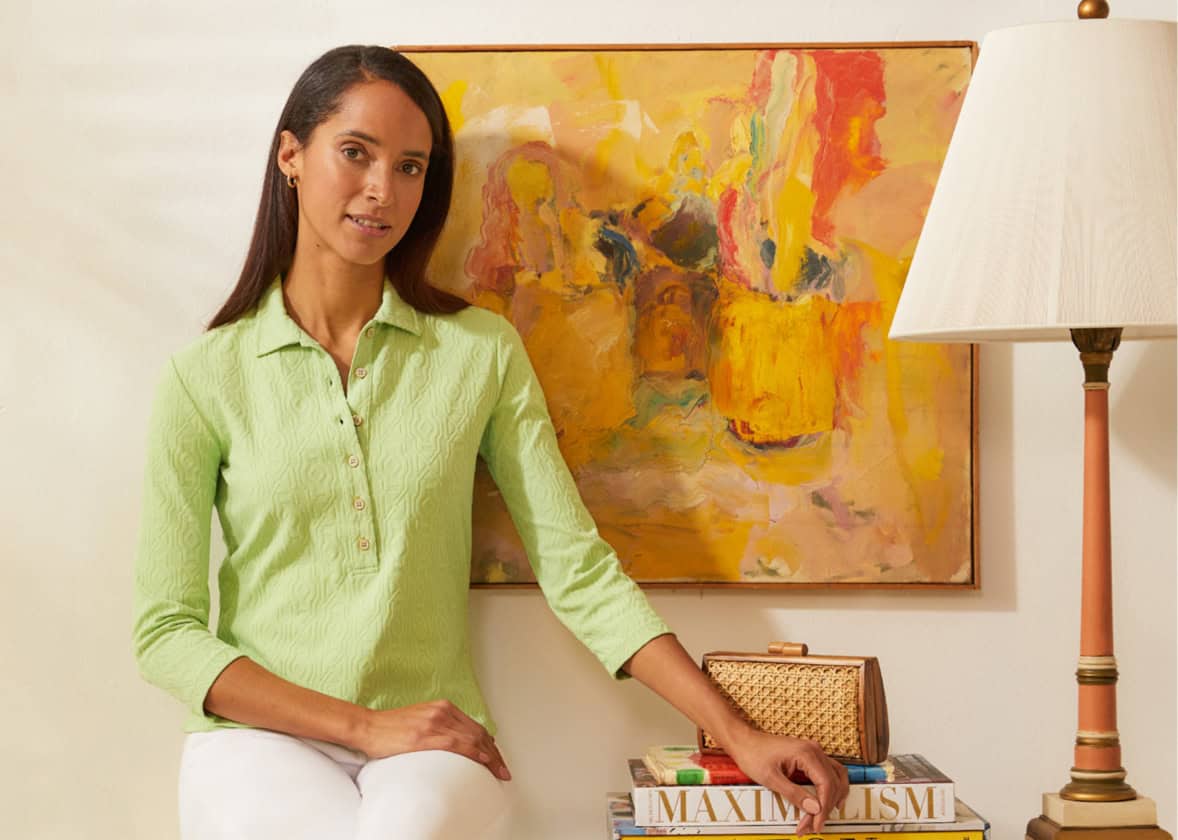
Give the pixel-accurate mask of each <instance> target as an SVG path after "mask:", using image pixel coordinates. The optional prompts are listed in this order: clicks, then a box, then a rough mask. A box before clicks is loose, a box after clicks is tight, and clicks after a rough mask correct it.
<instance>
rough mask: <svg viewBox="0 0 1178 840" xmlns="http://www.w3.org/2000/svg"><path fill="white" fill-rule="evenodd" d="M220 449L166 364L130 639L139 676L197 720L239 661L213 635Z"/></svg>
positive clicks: (151, 437)
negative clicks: (212, 555)
mask: <svg viewBox="0 0 1178 840" xmlns="http://www.w3.org/2000/svg"><path fill="white" fill-rule="evenodd" d="M220 464H221V446H220V443H219V442H218V440H217V436H216V435H215V434H214V433H213V430H212V428H211V426H210V425H209V423H208V421H207V420H206V419H205V418H204V417H203V416H202V415H201V413H200V411H199V409H198V408H197V406H196V404H195V403H194V402H193V399H192V397H191V395H190V394H189V393H188V391H187V390H186V389H185V386H184V383H183V382H182V381H181V378H180V374H179V372H178V371H177V369H176V365H175V362H174V361H173V362H169V364H168V366H167V368H166V370H165V371H164V375H163V377H162V379H161V381H160V383H159V386H158V388H157V391H156V397H155V404H154V407H153V410H152V415H151V422H150V425H149V428H148V441H147V464H146V467H145V477H144V488H143V515H142V519H141V521H140V531H139V543H138V551H137V557H136V563H135V607H134V613H135V617H134V627H133V631H132V638H133V644H134V650H135V657H136V660H137V661H138V663H139V670H140V672H141V673H142V675H143V677H144V678H145V679H146V680H147V681H148V682H150V683H152V684H154V685H157V686H159V687H160V688H163V689H164V690H166V691H168V692H170V693H171V694H172V695H174V696H175V697H176V698H177V699H179V700H180V701H181V702H182V703H184V705H185V706H187V707H188V708H189V709H190V710H191V711H192V712H194V713H195V714H197V715H202V714H204V710H203V707H204V700H205V695H206V694H207V693H208V690H209V687H210V686H211V685H212V684H213V681H214V680H216V678H217V676H218V675H219V674H220V673H221V671H223V670H224V669H225V667H226V666H227V665H228V664H229V663H230V662H232V661H233V660H234V659H236V658H238V657H239V656H241V655H242V654H241V653H240V652H239V651H237V650H236V649H235V648H233V647H232V646H230V645H228V644H226V643H225V642H223V641H222V640H220V639H218V638H217V637H216V636H215V635H214V634H213V633H212V632H211V631H210V630H209V585H208V575H209V538H210V537H209V535H210V527H211V521H212V511H213V501H214V498H215V495H216V490H217V480H218V474H219V470H220Z"/></svg>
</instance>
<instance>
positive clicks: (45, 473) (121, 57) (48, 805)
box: [0, 0, 1178, 840]
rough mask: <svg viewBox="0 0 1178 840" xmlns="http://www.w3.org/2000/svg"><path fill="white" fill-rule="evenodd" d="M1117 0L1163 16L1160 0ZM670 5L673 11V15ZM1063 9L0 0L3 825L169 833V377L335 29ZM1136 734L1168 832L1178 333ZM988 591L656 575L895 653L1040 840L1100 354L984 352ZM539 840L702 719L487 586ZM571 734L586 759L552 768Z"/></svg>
mask: <svg viewBox="0 0 1178 840" xmlns="http://www.w3.org/2000/svg"><path fill="white" fill-rule="evenodd" d="M1113 7H1114V14H1115V15H1117V16H1124V17H1130V16H1131V17H1157V18H1166V19H1171V20H1172V19H1174V17H1175V9H1174V5H1173V4H1172V3H1170V2H1165V1H1164V0H1138V2H1129V0H1120V2H1116V3H1114V4H1113ZM671 9H673V10H674V11H670V10H671ZM1073 10H1074V3H1073V2H1071V0H1060V2H1026V0H990V2H987V3H981V4H975V3H968V4H967V3H963V2H944V0H905V2H890V3H886V4H885V3H879V2H875V0H856V1H855V2H852V0H836V1H835V2H781V0H727V2H723V3H716V2H704V0H677V2H675V3H673V4H671V3H668V4H660V3H656V2H654V0H645V1H644V0H595V2H592V3H589V2H586V3H576V4H574V3H545V2H541V0H500V2H498V3H493V4H490V3H485V2H478V3H475V2H468V1H467V0H464V1H463V2H451V3H390V2H373V0H352V2H338V3H327V2H321V0H287V2H285V3H283V4H281V5H280V4H274V5H273V6H272V7H271V8H269V9H263V8H262V7H261V6H253V5H250V4H248V3H243V2H233V3H229V2H224V0H209V1H207V2H203V3H180V2H177V0H165V1H164V2H162V3H156V4H149V3H130V2H106V3H83V2H81V0H77V2H76V3H74V4H72V5H71V4H68V3H65V2H42V3H37V4H34V3H20V2H11V3H4V4H3V7H2V10H0V41H2V42H3V43H2V47H3V49H2V50H0V91H2V93H3V100H2V103H3V104H2V105H0V115H2V116H0V120H2V122H0V126H2V129H0V143H2V144H3V152H2V154H0V230H2V231H3V235H2V239H0V243H2V244H0V511H2V513H0V520H2V524H0V563H2V565H0V570H2V571H0V574H2V575H3V578H2V583H0V667H2V673H3V680H4V682H3V691H2V692H0V720H2V721H3V726H2V727H0V757H2V760H0V835H3V836H6V837H13V838H22V840H25V838H31V839H35V840H39V838H70V840H74V838H80V837H86V838H95V840H107V838H110V840H115V839H116V838H117V840H132V839H133V838H150V840H166V838H169V837H174V836H175V833H174V832H175V829H174V823H175V793H174V788H175V781H174V780H175V768H176V761H177V755H178V748H179V745H180V739H181V735H180V731H179V726H180V721H181V710H180V708H179V706H178V704H176V703H175V702H174V701H172V700H171V699H170V698H168V697H166V696H165V695H163V694H162V693H160V692H159V691H157V690H156V689H153V688H150V687H148V686H147V685H145V684H142V683H141V682H140V681H139V679H138V677H137V674H136V671H135V667H134V664H133V662H132V660H131V656H130V651H129V641H128V636H129V634H128V625H129V615H130V588H131V581H130V575H131V559H132V549H133V542H134V535H135V530H136V526H137V515H138V505H139V492H140V471H141V468H142V451H143V445H142V444H143V433H144V425H145V421H146V416H147V409H148V403H149V398H150V388H151V383H152V381H153V379H154V376H155V375H156V372H157V371H158V369H159V365H160V364H161V362H162V360H163V359H164V357H165V355H166V354H167V353H168V352H169V351H171V350H172V349H174V348H176V347H178V346H179V345H181V344H183V343H185V342H186V341H188V340H190V339H191V338H192V337H193V336H195V335H196V334H197V333H198V332H199V330H200V325H201V323H202V322H203V321H204V320H205V319H206V318H207V317H208V315H209V314H210V313H211V312H212V310H213V309H214V308H215V306H216V304H217V303H219V302H220V300H221V299H222V298H223V297H224V295H225V294H226V292H227V291H228V289H229V288H230V287H231V285H232V282H233V279H234V277H235V276H236V272H237V270H238V268H239V263H240V260H241V258H242V256H243V254H244V249H245V245H246V239H247V235H248V232H249V229H250V224H251V221H252V214H253V211H254V207H255V202H256V198H257V190H258V186H259V184H260V176H261V170H262V166H263V163H264V156H265V152H266V147H267V143H268V140H269V133H270V131H271V129H272V126H273V123H274V120H275V119H276V116H277V113H278V110H279V108H280V107H281V104H282V101H283V98H284V97H285V96H286V93H287V91H288V90H289V87H290V85H291V84H292V82H293V80H294V78H295V77H296V76H297V74H298V72H299V71H300V70H301V69H302V68H303V67H304V66H305V65H306V64H307V63H308V62H309V61H310V60H311V59H313V58H314V57H315V56H317V55H318V54H319V53H320V52H322V51H323V50H325V49H327V48H328V47H331V46H334V45H337V44H340V43H348V42H356V41H364V42H376V43H401V44H429V43H434V44H459V43H509V42H530V43H543V42H547V43H617V42H624V41H625V42H629V41H634V42H640V41H646V42H677V41H696V42H701V41H728V42H739V41H781V42H798V41H803V42H804V41H824V42H825V41H854V40H865V41H881V40H926V39H927V40H941V39H973V40H981V38H982V37H983V35H984V34H985V33H986V32H987V31H989V30H990V29H994V28H997V27H1001V26H1007V25H1013V24H1018V23H1022V22H1028V21H1032V20H1044V19H1055V18H1068V17H1071V16H1073V14H1074V11H1073ZM1112 376H1113V391H1112V428H1113V442H1112V446H1113V453H1112V464H1113V467H1112V470H1113V475H1112V483H1113V500H1114V501H1113V520H1114V531H1115V532H1114V554H1115V563H1116V611H1117V653H1118V658H1119V660H1120V670H1121V684H1120V689H1119V696H1120V725H1121V732H1122V737H1123V741H1124V744H1125V748H1124V755H1125V765H1126V767H1127V768H1128V770H1129V774H1130V778H1129V780H1130V782H1131V783H1133V784H1135V785H1136V786H1137V787H1138V789H1139V790H1141V791H1142V792H1144V793H1147V794H1149V795H1152V796H1153V797H1154V798H1155V799H1157V800H1158V802H1159V806H1160V810H1159V817H1160V820H1161V822H1162V824H1163V825H1164V826H1165V827H1167V828H1169V829H1170V830H1174V828H1175V822H1176V821H1175V788H1174V784H1175V781H1174V780H1175V778H1178V776H1176V774H1175V758H1174V745H1175V621H1174V603H1175V554H1176V550H1175V354H1174V345H1173V343H1172V342H1160V343H1151V344H1139V345H1129V346H1126V347H1125V348H1124V349H1123V350H1122V351H1120V352H1119V353H1118V355H1117V358H1116V360H1115V361H1114V365H1113V370H1112ZM980 381H981V386H980V387H981V442H980V448H981V459H980V460H981V476H982V478H981V511H982V513H981V532H982V537H981V544H982V570H983V581H984V586H983V589H982V590H981V591H980V592H977V593H956V594H943V595H937V594H905V593H894V594H862V593H860V594H844V593H840V594H829V593H809V594H803V593H796V594H795V593H769V592H741V593H727V594H719V593H714V592H708V591H704V592H700V591H695V590H690V591H688V590H684V591H674V592H666V591H663V592H657V593H653V594H652V600H653V602H654V603H655V605H656V607H657V608H658V609H659V610H661V611H662V613H663V614H664V615H665V616H666V617H667V619H668V620H669V621H670V622H671V623H672V625H673V626H675V627H676V628H678V630H679V631H680V633H681V637H682V639H683V641H684V643H685V644H686V646H687V647H688V649H689V650H690V651H691V652H692V653H693V654H694V655H697V656H698V655H699V654H700V653H702V652H703V651H705V650H708V649H713V648H728V649H740V648H747V649H757V648H759V647H760V646H761V645H762V644H763V643H764V642H765V641H766V640H768V639H772V638H789V639H797V640H805V641H808V642H809V643H810V644H811V646H812V648H813V649H814V650H815V651H816V652H849V653H874V654H877V655H878V656H879V657H880V659H881V661H882V664H883V670H884V675H885V679H886V683H887V688H888V695H889V701H890V707H891V720H892V728H893V748H894V749H895V750H896V751H918V752H924V753H925V754H926V755H927V756H928V757H929V758H931V759H932V760H933V761H935V762H936V763H938V764H940V765H941V766H942V767H943V768H944V769H946V770H947V771H949V772H950V773H951V774H952V775H953V776H955V777H956V778H957V780H958V781H959V789H960V792H961V794H962V796H963V797H964V798H966V799H967V800H968V801H969V802H971V803H972V804H973V805H974V806H975V807H976V808H978V809H979V810H980V811H981V812H982V813H984V814H985V815H987V816H988V817H989V818H990V819H991V820H992V821H993V823H994V826H995V833H994V837H995V838H1008V837H1009V838H1015V837H1021V836H1022V834H1021V830H1022V826H1023V824H1024V823H1025V821H1026V820H1027V819H1028V818H1030V817H1032V816H1034V815H1036V814H1038V812H1039V795H1040V793H1041V792H1042V791H1045V790H1054V789H1056V788H1058V787H1059V786H1060V785H1062V784H1063V783H1064V782H1065V781H1066V780H1067V770H1068V767H1069V766H1070V763H1071V743H1072V737H1073V730H1074V726H1075V717H1074V716H1075V711H1074V709H1075V688H1074V679H1073V675H1072V672H1073V669H1074V667H1075V657H1076V654H1077V652H1078V642H1077V633H1078V631H1077V624H1078V603H1079V598H1078V567H1079V534H1080V530H1079V515H1080V514H1079V511H1080V508H1079V505H1080V445H1081V430H1082V426H1081V422H1082V416H1081V400H1082V396H1081V390H1080V387H1079V383H1080V381H1081V372H1080V368H1079V365H1078V363H1077V360H1076V358H1075V354H1074V351H1072V350H1071V349H1070V348H1069V347H1068V346H1066V345H1061V344H1050V345H1042V346H1025V345H1024V346H1018V347H1014V348H1011V347H996V348H986V349H985V350H984V352H983V356H982V368H981V380H980ZM472 608H473V611H474V617H475V620H474V628H475V633H476V637H477V638H476V645H477V648H478V656H479V661H480V666H481V673H482V675H483V680H484V684H485V687H486V691H487V694H488V695H489V699H490V701H491V703H492V706H493V708H494V709H495V710H496V712H497V717H498V719H499V721H500V725H501V735H500V740H501V742H502V743H503V744H504V746H505V750H506V752H507V755H508V757H509V760H510V761H511V763H512V766H513V770H514V771H515V774H516V779H517V781H516V783H515V785H516V787H517V789H518V791H519V795H520V797H521V800H522V811H523V819H522V824H521V826H520V831H519V836H520V837H521V838H526V840H541V838H558V837H559V838H570V840H598V838H600V837H602V826H603V814H602V807H601V796H600V794H601V793H602V792H603V791H605V790H607V789H618V788H622V787H624V785H625V781H626V775H625V771H624V766H623V759H625V758H626V757H627V756H629V755H634V754H637V753H638V752H639V751H640V750H641V749H642V748H643V747H645V746H646V745H648V744H651V743H658V742H664V743H666V742H672V741H684V740H689V739H690V738H691V737H692V733H693V731H692V729H691V727H690V726H689V725H688V724H687V723H686V722H685V721H683V720H682V719H681V718H679V717H677V715H676V714H675V713H674V712H672V711H671V710H670V709H669V708H668V707H665V706H664V705H662V704H661V702H660V701H657V700H656V699H655V698H653V697H652V696H650V695H649V694H648V693H647V692H645V691H644V690H643V689H642V688H641V687H640V686H638V685H637V684H633V683H629V684H626V685H623V686H617V685H614V684H613V683H612V682H611V681H610V680H609V679H607V678H606V676H605V675H604V674H603V673H602V672H601V670H600V668H599V666H598V665H597V663H596V662H595V661H594V660H591V658H590V657H589V655H588V654H587V653H586V652H585V651H584V650H583V649H581V648H580V647H579V646H578V645H577V644H576V643H575V642H574V641H573V640H572V639H571V637H570V636H569V635H568V634H567V633H566V632H565V631H564V630H563V629H562V628H561V627H560V626H559V625H558V624H557V623H556V622H555V621H554V619H553V618H552V617H551V616H550V614H549V613H548V612H547V611H546V608H545V607H544V605H543V602H542V600H541V597H540V595H539V594H538V593H537V592H532V591H521V592H477V593H475V594H474V595H473V596H472ZM569 756H577V758H576V761H577V763H578V765H579V769H577V770H576V771H575V773H574V772H571V771H569V770H567V769H565V765H566V763H567V762H568V761H569Z"/></svg>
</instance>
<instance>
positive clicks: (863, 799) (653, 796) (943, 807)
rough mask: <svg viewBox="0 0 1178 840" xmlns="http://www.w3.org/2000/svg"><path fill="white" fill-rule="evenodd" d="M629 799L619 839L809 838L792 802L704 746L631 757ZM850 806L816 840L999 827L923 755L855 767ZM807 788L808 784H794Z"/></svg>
mask: <svg viewBox="0 0 1178 840" xmlns="http://www.w3.org/2000/svg"><path fill="white" fill-rule="evenodd" d="M629 763H630V778H631V783H632V784H631V789H630V792H629V793H611V794H608V797H607V798H608V807H609V815H608V823H609V837H610V838H611V840H621V839H622V838H626V837H663V836H667V835H700V836H706V837H709V838H711V840H722V839H723V838H730V840H802V837H803V836H802V835H798V834H796V833H794V831H795V829H796V828H797V824H798V819H799V816H800V815H799V813H798V811H797V808H795V807H794V805H793V804H792V803H790V802H789V801H788V800H786V799H784V798H782V797H781V796H780V795H779V794H776V793H774V792H773V791H771V790H769V789H768V788H765V787H762V786H760V785H758V784H756V783H755V782H753V781H752V780H751V779H749V778H748V776H746V775H745V774H744V773H743V772H742V771H741V770H740V768H739V767H737V766H736V763H735V762H734V761H732V759H730V758H728V757H727V756H723V755H717V756H713V755H701V754H700V753H699V752H697V751H696V748H695V747H678V746H672V747H664V746H660V747H651V748H650V749H649V750H648V751H647V753H646V755H645V756H643V758H640V759H637V758H636V759H630V762H629ZM847 771H848V775H849V776H850V779H851V791H850V793H849V794H848V796H847V801H846V802H845V803H844V805H843V807H842V808H840V809H838V810H836V811H834V812H833V813H832V814H831V815H830V816H828V817H827V820H826V828H825V830H824V831H823V832H822V833H818V834H806V835H804V837H805V838H808V840H826V838H829V840H873V838H886V840H905V838H911V840H989V837H990V825H989V823H987V822H986V821H985V820H984V819H982V818H981V817H980V816H978V814H977V813H976V812H974V811H973V809H971V808H970V807H969V806H968V805H966V804H965V803H964V802H962V801H961V800H960V799H958V798H957V797H956V794H955V790H954V786H953V781H952V780H951V779H949V778H948V777H947V776H946V775H945V774H944V773H942V772H941V771H940V770H938V769H937V768H936V767H934V766H933V765H932V764H930V763H929V762H928V761H926V760H925V759H924V758H923V757H922V756H919V755H895V756H891V757H890V758H889V759H888V760H887V761H885V762H884V763H882V764H874V765H867V766H859V765H847ZM792 780H793V781H795V782H797V783H798V784H803V785H805V784H807V783H808V782H809V780H808V779H806V778H805V777H792Z"/></svg>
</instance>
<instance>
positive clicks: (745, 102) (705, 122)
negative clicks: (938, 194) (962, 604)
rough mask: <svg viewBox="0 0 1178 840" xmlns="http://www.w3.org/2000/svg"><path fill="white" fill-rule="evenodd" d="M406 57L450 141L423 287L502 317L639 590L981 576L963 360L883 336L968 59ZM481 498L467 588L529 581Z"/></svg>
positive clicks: (813, 54) (499, 511)
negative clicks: (447, 185) (450, 184)
mask: <svg viewBox="0 0 1178 840" xmlns="http://www.w3.org/2000/svg"><path fill="white" fill-rule="evenodd" d="M401 49H402V51H403V52H406V53H408V54H409V55H410V57H411V58H412V59H413V61H414V62H416V63H418V64H419V65H420V66H421V67H422V68H423V69H424V70H425V72H426V73H427V75H429V76H430V78H431V79H432V80H433V81H434V83H435V85H436V86H437V88H438V90H439V91H440V92H441V93H442V96H443V100H444V101H445V104H446V108H447V112H448V114H449V116H450V120H451V123H452V125H453V128H454V132H455V143H456V149H457V158H458V160H457V167H456V183H455V193H454V199H453V204H452V209H451V215H450V219H449V221H448V223H447V227H446V229H445V231H444V233H443V236H442V241H441V242H440V243H439V247H438V249H437V252H436V254H435V257H434V260H433V263H432V264H431V277H432V278H433V280H434V282H437V283H439V285H444V286H446V287H447V288H449V289H450V290H451V291H454V292H456V293H458V294H460V295H462V296H463V297H465V298H467V299H468V300H470V301H471V302H473V303H474V304H476V305H478V306H482V307H485V308H487V309H491V310H493V311H495V312H498V313H500V314H502V315H504V316H505V317H507V318H508V319H510V320H511V321H512V322H513V323H514V324H515V326H516V328H517V329H518V330H519V332H520V334H521V336H522V337H523V339H524V342H525V344H526V346H527V348H528V351H529V355H530V356H531V358H532V361H533V364H534V366H535V368H536V372H537V375H538V376H539V378H540V381H541V383H542V385H543V387H544V391H545V394H546V396H547V399H548V404H549V410H550V413H551V415H552V419H553V423H554V424H555V426H556V430H557V434H558V437H559V441H560V446H561V451H562V453H563V455H564V457H565V460H566V461H567V462H568V465H569V468H570V470H571V471H572V474H573V476H574V478H575V480H576V482H577V485H578V487H579V489H580V492H581V496H582V498H583V499H584V501H585V504H586V506H587V507H588V508H589V510H590V512H591V513H592V514H593V517H594V519H595V520H596V522H597V524H598V527H599V529H600V532H601V534H602V536H603V537H604V538H605V539H606V540H607V541H608V542H609V543H610V544H611V545H612V546H613V547H614V548H615V549H616V550H617V552H618V556H619V557H620V558H621V561H622V564H623V566H624V567H625V569H626V571H627V572H628V573H629V574H630V575H631V576H632V577H633V578H634V579H635V580H637V581H638V582H639V583H640V584H642V585H643V586H676V587H684V586H690V587H696V586H726V587H845V588H863V587H873V588H881V589H887V588H964V589H969V588H976V587H977V586H978V581H979V577H978V573H979V570H978V552H977V521H976V520H977V515H976V513H977V511H976V498H977V492H976V491H977V464H976V453H975V445H976V437H977V435H976V421H977V410H976V386H975V381H976V380H975V367H976V355H975V352H974V351H972V350H971V348H969V347H962V346H956V345H943V346H938V345H923V344H910V343H908V344H900V343H892V342H889V341H888V340H887V338H886V336H887V332H888V327H889V324H890V322H891V318H892V314H893V311H894V309H895V306H896V301H897V299H898V298H899V295H900V290H901V288H902V287H903V284H904V277H905V273H906V271H907V266H908V264H909V261H910V259H911V257H912V253H913V250H914V247H915V245H916V240H917V237H918V235H919V234H920V230H921V225H922V223H923V220H924V216H925V213H926V210H927V207H928V203H929V200H930V198H931V196H932V192H933V186H934V184H935V183H936V179H937V175H938V173H939V171H940V168H941V163H942V161H943V159H944V156H945V151H946V149H947V147H948V144H949V138H950V135H951V134H952V132H953V126H954V123H955V121H956V118H957V114H958V110H959V108H960V106H961V102H962V98H963V96H964V93H965V90H966V87H967V85H968V83H969V78H970V72H971V69H972V67H973V61H974V57H975V55H976V50H977V48H976V45H975V44H973V43H970V42H955V43H920V44H916V43H898V44H837V45H718V46H711V45H709V46H625V47H477V48H458V47H453V48H447V47H430V48H422V47H418V48H401ZM945 282H952V278H945ZM475 496H476V498H475V506H474V519H473V522H474V535H473V536H474V550H473V558H472V571H471V582H472V584H473V585H475V586H484V585H488V586H489V585H508V586H511V585H520V584H529V583H533V582H534V578H533V577H532V574H531V569H530V567H529V564H528V561H527V557H526V555H525V553H524V550H523V547H522V545H521V544H520V542H519V539H518V537H517V536H516V533H515V530H514V527H513V525H512V522H511V518H510V516H509V515H508V513H507V510H506V508H505V507H504V505H503V504H502V502H501V500H500V498H499V495H498V492H497V491H496V489H495V486H494V483H493V482H492V481H491V479H490V477H489V476H488V475H487V474H486V472H485V470H483V469H482V467H481V466H480V471H479V474H478V476H477V479H476V485H475Z"/></svg>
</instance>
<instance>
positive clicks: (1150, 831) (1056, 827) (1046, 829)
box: [1027, 817, 1173, 840]
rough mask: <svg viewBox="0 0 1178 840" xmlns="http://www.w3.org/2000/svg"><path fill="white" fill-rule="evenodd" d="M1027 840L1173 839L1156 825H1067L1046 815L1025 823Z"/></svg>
mask: <svg viewBox="0 0 1178 840" xmlns="http://www.w3.org/2000/svg"><path fill="white" fill-rule="evenodd" d="M1027 840H1173V838H1172V837H1171V836H1170V832H1168V831H1165V830H1163V829H1160V828H1158V827H1157V826H1156V825H1151V826H1145V825H1139V826H1122V827H1120V828H1079V827H1067V828H1065V827H1064V826H1062V825H1060V824H1059V823H1057V822H1053V821H1051V820H1049V819H1047V817H1036V818H1035V819H1033V820H1031V821H1030V822H1029V823H1027Z"/></svg>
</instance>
